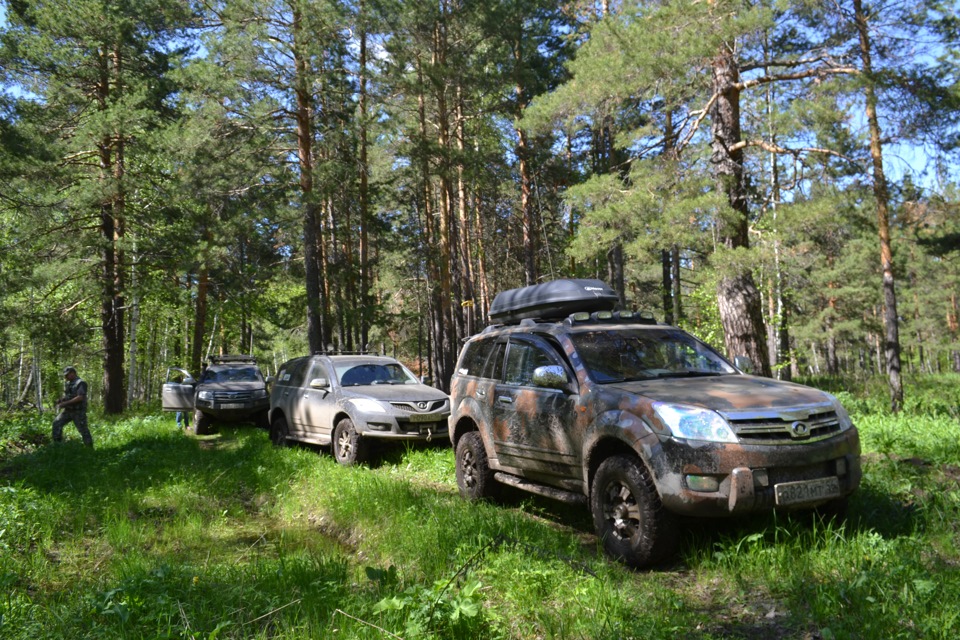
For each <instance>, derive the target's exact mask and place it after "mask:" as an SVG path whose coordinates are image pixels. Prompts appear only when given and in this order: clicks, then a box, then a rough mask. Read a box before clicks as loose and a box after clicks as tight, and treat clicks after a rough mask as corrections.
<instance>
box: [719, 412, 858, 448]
mask: <svg viewBox="0 0 960 640" xmlns="http://www.w3.org/2000/svg"><path fill="white" fill-rule="evenodd" d="M726 417H727V422H729V423H730V426H732V427H733V429H734V431H735V432H736V434H737V437H738V438H739V439H740V442H743V443H755V444H799V443H806V442H817V441H819V440H824V439H826V438H829V437H831V436H834V435H836V434H838V433H840V419H839V418H838V417H837V413H836V411H834V410H833V409H832V408H831V409H825V410H823V411H820V412H811V413H810V414H809V415H808V416H807V417H805V418H801V419H796V418H794V417H793V416H782V415H765V416H750V417H747V416H736V415H732V416H726Z"/></svg>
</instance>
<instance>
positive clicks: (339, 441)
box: [333, 418, 367, 467]
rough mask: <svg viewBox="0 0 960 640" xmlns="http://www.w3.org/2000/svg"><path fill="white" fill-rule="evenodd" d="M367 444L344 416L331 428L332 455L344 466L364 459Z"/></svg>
mask: <svg viewBox="0 0 960 640" xmlns="http://www.w3.org/2000/svg"><path fill="white" fill-rule="evenodd" d="M366 454H367V446H366V443H365V442H364V440H363V438H361V437H360V434H358V433H357V430H356V428H354V426H353V421H352V420H351V419H350V418H344V419H343V420H341V421H340V422H338V423H337V427H336V428H335V429H334V430H333V456H334V457H335V458H336V459H337V462H339V463H340V464H342V465H344V466H347V467H349V466H351V465H355V464H359V463H361V462H364V461H366Z"/></svg>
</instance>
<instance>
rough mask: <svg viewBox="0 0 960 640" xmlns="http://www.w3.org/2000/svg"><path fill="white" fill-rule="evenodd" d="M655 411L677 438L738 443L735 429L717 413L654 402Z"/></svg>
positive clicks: (698, 408)
mask: <svg viewBox="0 0 960 640" xmlns="http://www.w3.org/2000/svg"><path fill="white" fill-rule="evenodd" d="M653 410H654V411H656V413H657V416H658V417H659V418H660V421H661V422H663V424H665V425H667V427H668V428H669V429H670V431H671V433H673V435H674V437H676V438H685V439H687V440H707V441H710V442H732V443H735V442H737V436H736V434H734V432H733V429H731V428H730V425H729V424H727V421H726V420H724V419H723V417H721V416H720V414H719V413H717V412H716V411H710V410H709V409H701V408H700V407H691V406H687V405H682V404H667V403H665V402H654V403H653Z"/></svg>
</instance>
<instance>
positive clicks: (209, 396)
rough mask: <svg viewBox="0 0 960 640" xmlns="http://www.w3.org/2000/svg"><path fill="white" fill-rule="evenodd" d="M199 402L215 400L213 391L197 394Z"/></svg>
mask: <svg viewBox="0 0 960 640" xmlns="http://www.w3.org/2000/svg"><path fill="white" fill-rule="evenodd" d="M197 400H213V391H201V392H200V393H198V394H197Z"/></svg>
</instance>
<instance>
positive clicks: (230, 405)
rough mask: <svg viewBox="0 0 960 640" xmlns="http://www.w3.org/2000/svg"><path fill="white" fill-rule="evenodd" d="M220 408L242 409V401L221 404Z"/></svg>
mask: <svg viewBox="0 0 960 640" xmlns="http://www.w3.org/2000/svg"><path fill="white" fill-rule="evenodd" d="M220 408H221V409H243V403H242V402H241V403H232V404H222V405H220Z"/></svg>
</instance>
